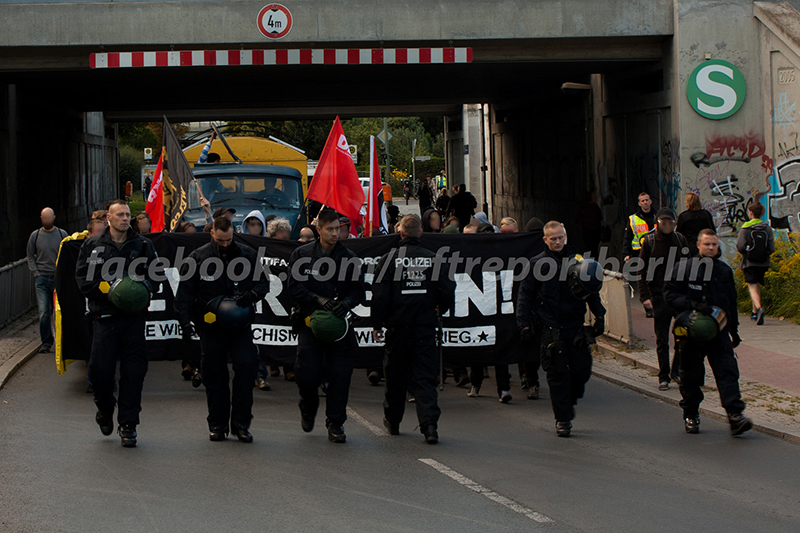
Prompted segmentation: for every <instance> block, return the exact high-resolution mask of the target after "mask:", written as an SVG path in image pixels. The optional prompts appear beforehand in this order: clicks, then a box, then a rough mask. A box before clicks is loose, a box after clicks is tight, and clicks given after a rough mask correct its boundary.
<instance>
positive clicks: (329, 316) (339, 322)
mask: <svg viewBox="0 0 800 533" xmlns="http://www.w3.org/2000/svg"><path fill="white" fill-rule="evenodd" d="M308 325H309V327H310V328H311V333H313V334H314V336H315V337H316V338H318V339H319V340H321V341H322V342H329V343H334V342H337V341H340V340H342V339H343V338H344V337H345V335H347V332H348V330H349V329H350V322H349V321H348V320H347V319H346V318H339V317H337V316H336V315H334V314H333V313H331V312H330V311H325V310H324V309H318V310H316V311H314V312H313V313H311V316H310V317H309V318H308Z"/></svg>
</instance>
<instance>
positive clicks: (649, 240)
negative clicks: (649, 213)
mask: <svg viewBox="0 0 800 533" xmlns="http://www.w3.org/2000/svg"><path fill="white" fill-rule="evenodd" d="M673 234H674V235H675V238H676V239H678V244H679V245H680V247H681V250H682V249H683V248H689V242H688V241H687V240H686V237H684V236H683V234H681V233H678V232H677V231H676V232H674V233H673ZM655 244H656V228H653V229H651V230H650V231H648V232H647V233H645V235H644V237H642V246H644V245H647V248H648V250H649V251H650V253H652V252H653V247H654V246H655ZM679 251H680V250H679ZM679 257H680V256H679Z"/></svg>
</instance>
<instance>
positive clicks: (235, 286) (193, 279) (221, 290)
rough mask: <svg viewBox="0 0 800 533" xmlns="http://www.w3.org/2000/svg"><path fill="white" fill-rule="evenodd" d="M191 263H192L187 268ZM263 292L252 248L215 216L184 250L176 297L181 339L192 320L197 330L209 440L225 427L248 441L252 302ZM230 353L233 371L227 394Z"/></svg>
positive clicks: (219, 437) (253, 358)
mask: <svg viewBox="0 0 800 533" xmlns="http://www.w3.org/2000/svg"><path fill="white" fill-rule="evenodd" d="M214 264H216V266H212V265H214ZM193 266H194V267H196V268H194V271H193V272H191V269H192V268H193ZM267 292H268V282H267V277H266V275H265V273H264V270H263V267H262V265H261V263H260V262H259V260H258V257H257V254H256V252H255V250H253V249H252V248H250V247H249V246H247V245H245V244H242V243H237V242H234V240H233V226H232V224H231V221H230V220H228V219H227V218H226V217H218V218H216V219H214V226H213V229H212V230H211V242H210V243H208V244H205V245H203V246H201V247H200V248H198V249H196V250H194V251H193V252H192V253H191V254H189V257H188V261H187V262H186V263H184V265H183V266H182V267H181V283H180V285H179V286H178V294H177V295H176V297H175V312H176V313H177V315H178V319H179V321H180V324H181V334H182V336H183V339H184V341H187V342H190V341H191V339H192V336H193V335H194V332H195V328H194V326H193V323H194V325H195V326H197V333H198V334H199V335H200V346H201V349H202V359H201V368H202V374H203V384H204V385H205V387H206V400H207V401H208V419H207V420H208V429H209V432H210V433H209V439H210V440H212V441H223V440H225V439H226V437H227V435H228V432H229V431H230V432H231V433H232V434H233V435H236V437H237V438H238V439H239V440H240V441H242V442H253V435H252V434H251V433H250V431H249V428H250V421H251V419H252V418H253V415H252V411H253V386H254V383H255V380H256V374H257V373H258V349H257V348H256V346H255V344H253V330H252V327H251V326H252V322H253V317H254V315H255V313H254V309H253V306H254V304H255V303H256V302H258V301H259V300H261V299H262V298H264V296H266V294H267ZM234 302H235V303H234ZM229 356H230V359H231V362H232V363H233V372H234V377H233V395H232V396H231V390H230V387H229V374H228V357H229Z"/></svg>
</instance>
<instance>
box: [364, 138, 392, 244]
mask: <svg viewBox="0 0 800 533" xmlns="http://www.w3.org/2000/svg"><path fill="white" fill-rule="evenodd" d="M369 152H370V166H369V176H370V178H369V198H368V200H367V225H366V228H365V230H366V235H367V237H371V236H372V233H373V231H372V230H373V229H376V230H378V233H381V234H384V235H386V234H388V233H389V229H388V226H389V224H388V222H387V220H386V209H385V208H384V201H383V186H382V183H381V166H380V165H379V164H378V150H377V149H376V147H375V137H373V136H372V135H370V137H369Z"/></svg>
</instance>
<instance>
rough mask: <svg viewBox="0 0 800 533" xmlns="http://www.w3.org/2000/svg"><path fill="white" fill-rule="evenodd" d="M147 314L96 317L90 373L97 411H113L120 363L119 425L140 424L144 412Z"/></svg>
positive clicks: (93, 329) (88, 371) (108, 412)
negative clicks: (140, 417) (115, 380)
mask: <svg viewBox="0 0 800 533" xmlns="http://www.w3.org/2000/svg"><path fill="white" fill-rule="evenodd" d="M144 323H145V314H144V313H137V314H135V315H118V316H111V317H105V318H96V319H95V321H94V324H93V326H92V353H91V356H90V357H89V364H88V366H87V374H88V378H89V383H91V384H92V388H93V389H94V403H95V405H97V409H98V410H99V411H100V412H102V413H104V414H107V415H110V414H111V413H113V412H114V407H115V406H116V405H117V400H116V398H114V379H115V375H116V371H117V361H118V360H119V374H120V376H119V412H118V413H117V423H118V424H119V425H120V426H125V425H133V426H135V425H137V424H139V413H140V412H141V410H142V385H143V384H144V376H145V374H147V348H146V346H145V340H144Z"/></svg>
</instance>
